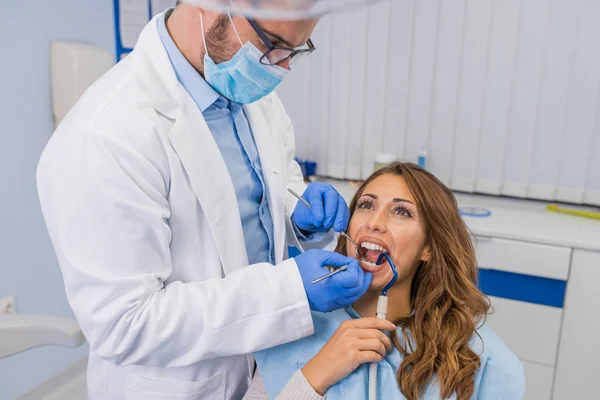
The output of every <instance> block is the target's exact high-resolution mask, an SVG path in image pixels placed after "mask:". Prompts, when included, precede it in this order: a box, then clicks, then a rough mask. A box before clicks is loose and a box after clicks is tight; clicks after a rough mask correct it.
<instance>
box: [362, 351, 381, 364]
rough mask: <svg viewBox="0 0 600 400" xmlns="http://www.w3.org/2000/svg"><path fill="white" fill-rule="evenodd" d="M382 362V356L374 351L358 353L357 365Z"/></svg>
mask: <svg viewBox="0 0 600 400" xmlns="http://www.w3.org/2000/svg"><path fill="white" fill-rule="evenodd" d="M381 360H383V356H382V355H381V354H379V353H378V352H376V351H361V352H360V353H358V360H357V362H358V363H359V364H365V363H379V362H381Z"/></svg>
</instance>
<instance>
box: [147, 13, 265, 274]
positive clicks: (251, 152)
mask: <svg viewBox="0 0 600 400" xmlns="http://www.w3.org/2000/svg"><path fill="white" fill-rule="evenodd" d="M169 14H170V11H169V12H168V13H167V14H166V15H169ZM167 18H168V17H167ZM158 32H159V35H160V38H161V40H162V42H163V45H164V46H165V49H166V51H167V53H168V55H169V58H170V60H171V64H172V65H173V68H174V69H175V73H176V74H177V79H178V80H179V82H180V83H181V85H182V86H183V87H184V88H185V90H187V92H188V93H189V94H190V96H191V97H192V98H193V99H194V101H195V102H196V104H197V105H198V108H199V109H200V111H202V115H203V116H204V119H205V120H206V124H207V125H208V128H209V129H210V132H211V133H212V135H213V138H214V139H215V142H216V143H217V146H218V147H219V150H220V151H221V155H222V156H223V159H224V160H225V164H226V165H227V169H228V171H229V174H230V175H231V180H232V181H233V186H234V188H235V194H236V196H237V201H238V207H239V211H240V217H241V219H242V228H243V231H244V239H245V242H246V249H247V252H248V261H249V262H250V264H256V263H259V262H268V263H271V264H275V252H274V242H273V236H274V233H273V219H272V216H271V212H270V210H269V201H268V198H267V195H266V186H265V181H264V179H263V174H262V166H261V163H260V157H259V155H258V149H257V147H256V143H255V141H254V135H253V134H252V128H251V127H250V124H249V122H248V119H247V118H246V114H245V113H244V109H243V107H242V105H241V104H238V103H235V102H232V101H229V100H227V99H225V98H224V97H223V96H221V95H220V94H219V93H217V92H216V91H215V90H214V89H213V88H212V87H211V86H210V85H209V84H208V83H207V82H206V81H205V80H204V78H202V76H201V75H200V74H199V73H198V71H196V70H195V69H194V67H193V66H192V65H191V64H190V63H189V62H188V61H187V60H186V58H185V57H184V56H183V54H181V52H180V51H179V49H178V48H177V46H176V45H175V43H174V42H173V39H172V38H171V36H170V35H169V32H168V30H167V26H166V23H165V17H164V16H163V17H161V18H159V19H158Z"/></svg>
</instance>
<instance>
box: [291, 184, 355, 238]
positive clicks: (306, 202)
mask: <svg viewBox="0 0 600 400" xmlns="http://www.w3.org/2000/svg"><path fill="white" fill-rule="evenodd" d="M288 192H290V193H291V194H292V196H294V197H295V198H297V199H298V200H300V201H301V202H302V203H304V205H305V206H306V207H308V208H310V209H311V210H312V207H311V206H310V204H309V203H308V201H306V200H304V199H303V198H302V197H301V196H300V195H299V194H298V193H296V192H294V191H293V190H292V189H288ZM340 235H342V236H343V237H345V238H346V239H348V241H350V243H352V244H353V245H355V246H356V247H360V246H359V245H358V243H356V242H355V241H354V240H352V238H351V237H350V236H348V234H347V233H346V232H340Z"/></svg>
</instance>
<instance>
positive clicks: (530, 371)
mask: <svg viewBox="0 0 600 400" xmlns="http://www.w3.org/2000/svg"><path fill="white" fill-rule="evenodd" d="M475 248H476V252H477V261H478V265H479V266H480V270H481V274H482V275H481V278H482V289H483V290H484V291H485V292H487V293H488V295H489V298H490V301H491V302H492V307H493V310H492V314H491V315H490V316H489V317H488V321H487V323H488V325H489V326H490V327H491V328H492V329H494V331H495V332H496V333H497V334H498V336H500V337H501V338H502V340H504V342H505V343H506V345H507V346H508V347H509V348H510V349H511V350H512V351H513V352H514V353H515V355H516V356H517V357H519V359H520V360H521V362H522V363H523V368H524V371H525V379H526V393H525V399H526V400H551V399H552V388H553V383H554V374H555V370H556V365H557V356H558V348H559V342H560V338H561V327H562V320H563V312H564V310H563V308H562V304H563V299H564V287H565V282H566V281H567V279H568V277H569V269H570V262H571V252H572V250H571V249H570V248H568V247H561V246H553V245H545V244H538V243H529V242H523V241H516V240H508V239H500V238H494V237H485V236H483V237H482V236H478V237H476V238H475ZM485 279H487V282H484V280H485ZM523 291H527V292H528V293H523ZM493 294H496V295H495V296H494V295H493ZM499 296H502V297H499ZM550 300H551V301H550Z"/></svg>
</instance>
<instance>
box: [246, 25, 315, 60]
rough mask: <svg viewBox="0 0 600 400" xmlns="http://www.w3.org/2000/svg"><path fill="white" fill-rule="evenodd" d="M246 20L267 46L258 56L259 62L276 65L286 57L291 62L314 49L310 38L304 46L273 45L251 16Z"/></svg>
mask: <svg viewBox="0 0 600 400" xmlns="http://www.w3.org/2000/svg"><path fill="white" fill-rule="evenodd" d="M246 20H247V21H248V23H249V24H250V26H252V28H253V29H254V31H255V32H256V33H257V34H258V36H259V37H260V38H261V40H262V41H263V43H264V44H265V46H267V52H266V53H265V54H264V55H263V56H262V57H261V58H260V63H261V64H264V65H277V64H279V63H282V62H284V61H285V60H288V59H289V60H290V64H293V63H295V62H296V61H297V60H298V59H300V58H302V57H304V56H307V55H309V54H310V53H312V52H313V51H315V46H314V45H313V42H312V40H310V39H308V41H307V42H306V44H305V45H304V46H302V47H300V48H297V49H292V48H289V47H283V46H277V45H274V44H273V42H271V40H270V39H269V37H268V36H267V34H266V33H265V31H263V30H262V28H261V27H260V26H258V24H257V23H256V21H255V20H253V19H251V18H246Z"/></svg>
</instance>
